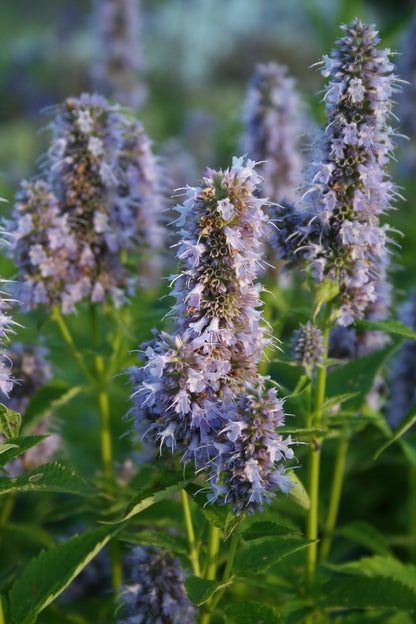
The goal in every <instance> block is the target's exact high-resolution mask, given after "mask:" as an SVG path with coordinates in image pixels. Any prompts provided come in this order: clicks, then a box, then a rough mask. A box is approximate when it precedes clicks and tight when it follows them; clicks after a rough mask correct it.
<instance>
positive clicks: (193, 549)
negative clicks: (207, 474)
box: [181, 490, 201, 576]
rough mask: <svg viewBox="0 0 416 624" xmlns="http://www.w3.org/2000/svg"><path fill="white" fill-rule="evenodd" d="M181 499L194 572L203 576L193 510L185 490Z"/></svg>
mask: <svg viewBox="0 0 416 624" xmlns="http://www.w3.org/2000/svg"><path fill="white" fill-rule="evenodd" d="M181 499H182V507H183V515H184V517H185V526H186V534H187V536H188V543H189V558H190V560H191V564H192V570H193V573H194V574H195V576H201V569H200V567H199V559H198V552H197V548H196V541H195V533H194V527H193V524H192V516H191V510H190V508H189V499H188V495H187V493H186V492H185V490H181Z"/></svg>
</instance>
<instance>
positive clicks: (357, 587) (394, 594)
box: [325, 556, 416, 611]
mask: <svg viewBox="0 0 416 624" xmlns="http://www.w3.org/2000/svg"><path fill="white" fill-rule="evenodd" d="M325 567H327V568H329V569H330V570H332V571H333V572H338V573H341V574H343V575H348V576H349V578H348V576H344V578H342V576H339V577H338V578H334V579H333V581H332V580H331V582H330V583H329V584H328V585H326V586H325V593H326V594H327V597H326V599H325V606H341V605H342V606H343V607H348V608H366V609H398V610H399V609H401V610H405V611H415V610H416V566H414V565H410V564H404V563H402V562H401V561H399V560H398V559H395V558H394V557H388V556H386V557H383V556H375V557H365V558H363V559H361V560H360V561H353V562H350V563H346V564H342V565H327V566H325ZM351 576H352V578H351Z"/></svg>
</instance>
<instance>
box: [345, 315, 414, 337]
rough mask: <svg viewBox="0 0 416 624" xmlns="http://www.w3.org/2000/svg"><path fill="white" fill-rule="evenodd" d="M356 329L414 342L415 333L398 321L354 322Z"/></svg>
mask: <svg viewBox="0 0 416 624" xmlns="http://www.w3.org/2000/svg"><path fill="white" fill-rule="evenodd" d="M355 327H356V328H357V329H363V330H367V331H368V330H369V331H382V332H385V333H386V334H390V335H391V336H400V337H402V338H408V339H410V340H416V333H415V332H414V331H413V329H412V328H411V327H408V326H407V325H404V324H403V323H401V322H400V321H367V320H365V319H363V320H361V321H355Z"/></svg>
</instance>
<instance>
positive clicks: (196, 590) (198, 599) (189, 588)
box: [185, 576, 220, 606]
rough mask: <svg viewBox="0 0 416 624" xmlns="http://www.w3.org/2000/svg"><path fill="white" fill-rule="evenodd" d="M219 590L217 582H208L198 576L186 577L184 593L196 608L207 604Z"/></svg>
mask: <svg viewBox="0 0 416 624" xmlns="http://www.w3.org/2000/svg"><path fill="white" fill-rule="evenodd" d="M219 588H220V586H219V585H218V583H217V581H208V580H207V579H203V578H201V577H199V576H188V578H187V579H186V581H185V589H186V593H187V594H188V596H189V598H190V600H191V601H192V602H193V603H194V604H195V605H197V606H200V605H202V604H204V603H205V602H207V600H209V599H210V598H211V596H212V595H213V594H215V592H216V591H217V590H218V589H219Z"/></svg>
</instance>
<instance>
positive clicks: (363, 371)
mask: <svg viewBox="0 0 416 624" xmlns="http://www.w3.org/2000/svg"><path fill="white" fill-rule="evenodd" d="M402 344H403V340H398V341H396V342H395V343H394V344H392V345H389V346H388V347H386V348H385V349H380V350H379V351H374V352H373V353H370V354H369V355H365V356H364V357H362V358H357V359H356V360H352V361H350V362H347V363H346V364H344V366H340V367H339V368H336V369H335V370H333V371H331V372H330V373H329V375H328V378H327V396H328V398H329V399H330V398H332V397H336V396H339V395H341V394H345V391H346V390H348V392H350V393H351V394H352V393H354V394H355V395H356V396H354V398H351V399H348V400H347V401H345V403H344V408H346V409H348V410H356V411H357V410H359V409H360V407H361V405H362V404H363V403H364V401H365V398H366V396H367V395H368V393H369V392H370V390H371V388H372V387H373V384H374V380H375V378H376V376H377V374H378V372H379V371H380V368H381V367H382V366H383V364H384V363H385V362H386V361H387V360H388V359H389V358H390V357H391V356H392V355H393V354H394V353H395V352H396V351H397V349H398V348H399V347H400V346H401V345H402Z"/></svg>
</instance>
